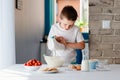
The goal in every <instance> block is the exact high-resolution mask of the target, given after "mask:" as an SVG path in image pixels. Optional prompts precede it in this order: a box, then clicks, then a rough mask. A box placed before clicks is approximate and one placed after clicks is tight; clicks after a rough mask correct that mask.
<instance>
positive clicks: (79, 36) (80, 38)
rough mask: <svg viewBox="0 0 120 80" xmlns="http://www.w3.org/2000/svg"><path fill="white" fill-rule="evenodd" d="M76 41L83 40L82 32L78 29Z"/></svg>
mask: <svg viewBox="0 0 120 80" xmlns="http://www.w3.org/2000/svg"><path fill="white" fill-rule="evenodd" d="M76 41H77V42H82V41H84V38H83V35H82V33H81V32H80V30H78V31H77V35H76Z"/></svg>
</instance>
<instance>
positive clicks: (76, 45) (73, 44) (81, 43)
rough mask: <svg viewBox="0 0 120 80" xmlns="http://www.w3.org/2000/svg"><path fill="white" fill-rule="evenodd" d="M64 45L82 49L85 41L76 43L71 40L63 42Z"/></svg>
mask: <svg viewBox="0 0 120 80" xmlns="http://www.w3.org/2000/svg"><path fill="white" fill-rule="evenodd" d="M65 46H66V47H70V48H74V49H84V48H85V42H84V41H82V42H77V43H71V42H67V43H66V44H65Z"/></svg>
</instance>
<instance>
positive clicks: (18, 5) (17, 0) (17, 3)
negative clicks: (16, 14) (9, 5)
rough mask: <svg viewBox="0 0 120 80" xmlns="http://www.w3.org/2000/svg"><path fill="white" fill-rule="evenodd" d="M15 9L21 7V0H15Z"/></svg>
mask: <svg viewBox="0 0 120 80" xmlns="http://www.w3.org/2000/svg"><path fill="white" fill-rule="evenodd" d="M16 9H18V10H21V9H22V0H16Z"/></svg>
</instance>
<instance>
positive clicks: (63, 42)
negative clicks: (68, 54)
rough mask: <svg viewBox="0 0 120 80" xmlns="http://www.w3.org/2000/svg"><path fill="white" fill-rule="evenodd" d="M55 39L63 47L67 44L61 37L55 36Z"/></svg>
mask: <svg viewBox="0 0 120 80" xmlns="http://www.w3.org/2000/svg"><path fill="white" fill-rule="evenodd" d="M55 39H56V40H57V41H58V42H59V43H61V44H63V45H65V46H66V45H67V42H66V40H65V39H64V37H62V36H55Z"/></svg>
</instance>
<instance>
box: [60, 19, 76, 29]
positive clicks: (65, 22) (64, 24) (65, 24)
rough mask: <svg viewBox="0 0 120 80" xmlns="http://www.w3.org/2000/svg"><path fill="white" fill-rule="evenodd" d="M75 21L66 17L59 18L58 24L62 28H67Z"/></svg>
mask: <svg viewBox="0 0 120 80" xmlns="http://www.w3.org/2000/svg"><path fill="white" fill-rule="evenodd" d="M74 22H75V21H72V20H68V19H67V18H65V17H64V18H63V19H61V20H60V23H61V24H60V26H61V27H62V28H63V29H64V30H68V29H70V28H71V27H73V25H74Z"/></svg>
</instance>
